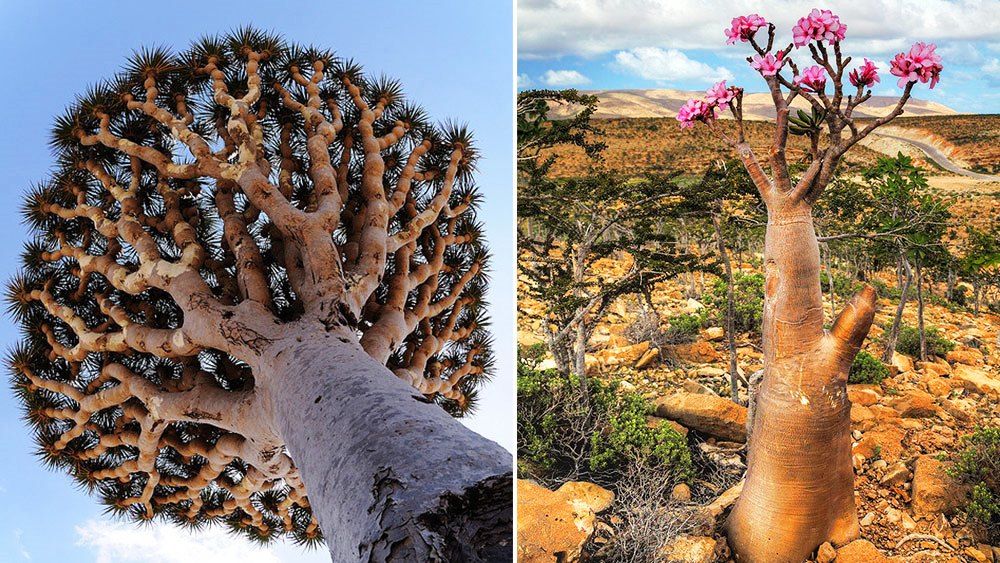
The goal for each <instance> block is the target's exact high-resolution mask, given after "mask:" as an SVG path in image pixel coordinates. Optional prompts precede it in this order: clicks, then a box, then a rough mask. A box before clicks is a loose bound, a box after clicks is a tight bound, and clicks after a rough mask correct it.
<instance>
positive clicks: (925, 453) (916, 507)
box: [518, 262, 1000, 563]
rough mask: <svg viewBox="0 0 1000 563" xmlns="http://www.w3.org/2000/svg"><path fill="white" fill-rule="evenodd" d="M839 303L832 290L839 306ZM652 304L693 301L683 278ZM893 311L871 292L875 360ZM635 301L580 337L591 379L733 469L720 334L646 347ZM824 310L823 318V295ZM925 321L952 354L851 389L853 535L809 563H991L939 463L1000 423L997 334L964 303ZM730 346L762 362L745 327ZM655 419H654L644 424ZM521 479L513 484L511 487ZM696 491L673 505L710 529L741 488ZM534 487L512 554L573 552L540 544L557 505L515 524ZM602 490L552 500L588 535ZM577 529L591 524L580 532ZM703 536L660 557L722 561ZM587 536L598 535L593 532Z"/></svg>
mask: <svg viewBox="0 0 1000 563" xmlns="http://www.w3.org/2000/svg"><path fill="white" fill-rule="evenodd" d="M603 267H604V268H607V269H609V273H610V274H613V273H614V270H617V269H620V268H622V267H624V266H623V264H620V263H614V262H608V263H606V264H604V265H603ZM743 268H744V269H750V266H749V265H746V264H745V265H743ZM842 301H843V298H841V297H839V296H838V303H842ZM653 302H654V304H655V306H656V312H657V313H658V314H659V315H660V316H661V318H663V319H666V318H667V317H669V316H671V315H676V314H679V313H683V312H691V311H694V310H696V309H698V308H700V307H701V306H702V304H701V303H700V302H699V301H698V300H697V299H694V298H691V297H689V296H687V295H685V291H684V288H683V287H682V285H681V283H679V282H670V283H667V284H663V285H662V286H660V287H657V288H656V290H655V291H654V293H653ZM895 306H896V303H895V302H891V301H890V300H888V299H880V300H879V311H878V313H877V316H876V321H875V326H874V327H873V329H872V332H871V334H870V335H869V338H868V340H867V342H866V345H865V348H866V349H867V350H868V351H869V352H871V353H873V354H875V355H881V351H882V350H881V349H880V348H879V345H878V343H877V340H878V339H877V337H878V336H879V334H880V333H881V331H882V329H881V328H880V327H881V326H885V325H888V324H889V322H890V321H891V315H892V314H893V313H894V311H895ZM519 309H520V310H521V315H522V318H521V319H520V322H519V328H520V330H519V333H518V339H519V342H520V343H521V344H522V345H528V344H532V343H534V342H538V341H540V340H541V338H542V334H541V331H540V328H541V327H540V324H539V323H540V321H538V320H537V319H533V318H531V313H533V312H538V311H539V308H538V304H536V303H531V302H530V300H522V301H521V303H520V304H519ZM641 310H642V308H641V305H640V304H639V303H638V302H637V301H636V300H635V299H634V298H622V299H621V300H619V302H617V303H616V304H615V306H614V307H613V308H612V311H611V313H610V314H609V315H608V316H607V318H606V319H605V322H603V323H602V324H601V325H600V327H599V328H598V330H597V331H596V333H595V335H594V337H593V339H592V340H591V342H590V345H591V348H592V353H591V354H588V357H587V366H588V371H590V372H591V373H592V374H594V375H595V376H597V377H603V378H608V379H611V378H619V379H621V380H622V381H623V382H624V383H623V387H625V388H626V389H635V390H637V391H639V392H641V393H642V394H644V395H645V396H647V397H648V398H649V399H651V400H652V401H654V402H655V403H656V404H657V413H656V414H657V416H658V417H659V418H662V419H666V420H669V421H670V422H669V423H671V424H679V425H681V426H683V427H684V430H685V431H687V430H688V429H690V430H693V431H694V432H693V434H692V435H691V438H692V439H691V443H692V444H693V447H694V448H696V449H698V450H700V452H701V453H702V454H703V455H706V456H710V457H711V456H715V457H714V458H713V459H715V460H716V461H717V462H718V463H719V464H721V465H724V466H725V465H726V464H729V465H728V466H729V467H730V468H731V469H734V470H737V471H739V470H741V469H742V467H743V465H742V464H743V462H744V461H745V459H744V457H743V456H744V448H742V442H743V441H745V439H746V431H745V420H746V411H745V409H744V408H743V407H740V406H738V405H736V404H734V403H732V402H731V401H729V400H728V399H727V398H725V397H728V377H727V376H726V370H727V365H728V356H727V349H726V345H725V342H724V338H723V334H722V330H721V329H718V328H709V329H706V330H704V331H703V332H702V333H701V334H700V337H699V338H698V339H697V340H695V341H694V342H691V343H687V344H681V345H676V346H670V347H669V348H668V349H665V350H658V349H656V348H655V346H654V345H653V344H652V343H651V342H648V341H643V342H630V341H629V339H628V338H626V337H625V335H626V334H629V333H630V332H629V326H630V325H632V323H634V322H635V320H636V318H637V316H638V315H639V314H641ZM827 310H828V313H827V315H828V316H829V315H830V313H829V304H827ZM925 320H926V321H925V322H926V323H927V324H928V325H931V326H935V327H937V328H939V329H940V330H941V331H942V333H943V335H944V336H945V337H947V338H949V339H951V340H954V341H955V342H957V343H958V346H957V347H956V348H955V350H954V351H952V352H950V353H949V354H947V356H946V357H944V358H937V357H935V358H933V359H932V361H928V362H926V363H921V362H918V361H914V359H913V358H910V357H907V356H904V355H900V354H896V356H895V358H894V360H893V366H892V368H891V373H892V376H891V377H889V378H887V379H885V380H884V381H883V382H882V384H881V385H851V386H849V396H850V399H851V401H852V403H853V406H852V409H851V421H852V430H853V439H854V460H853V461H854V467H855V472H856V481H855V490H856V501H857V507H858V517H859V518H860V520H861V533H862V540H858V541H857V542H854V543H852V544H850V545H848V546H844V547H841V548H840V549H839V550H835V549H834V548H833V547H832V546H823V547H822V548H821V549H820V550H819V553H818V554H817V556H816V557H817V561H821V562H828V561H833V560H834V559H833V558H834V557H836V559H835V560H836V561H837V562H840V563H847V562H851V561H857V562H861V561H864V562H865V563H873V562H878V561H997V562H1000V548H998V547H990V546H989V545H985V544H982V543H980V541H979V539H978V538H977V537H976V534H975V532H974V530H973V529H971V528H970V527H969V526H967V525H966V522H965V517H964V516H963V515H962V513H961V512H960V511H958V510H957V509H958V508H959V507H960V506H962V505H964V503H965V494H966V491H965V489H963V488H962V487H961V486H959V485H958V484H956V483H954V482H952V480H951V479H950V478H949V477H948V476H947V475H946V474H945V472H944V469H945V468H946V467H947V465H948V462H947V461H942V460H941V459H943V458H944V457H946V456H947V455H948V454H949V453H950V452H953V451H955V450H957V449H959V448H960V438H961V436H963V435H965V434H968V433H970V432H971V431H972V430H973V429H974V428H975V427H976V425H1000V408H998V406H997V399H998V397H1000V343H998V339H997V331H998V327H1000V318H998V317H997V316H996V315H993V314H989V313H986V312H983V313H982V314H980V316H978V317H976V316H975V315H973V314H972V313H971V312H965V311H958V312H953V311H949V310H948V309H947V308H944V307H941V306H937V305H931V304H928V305H927V308H926V311H925ZM904 322H905V323H907V324H910V325H911V326H915V325H916V304H915V303H911V304H909V305H908V306H907V308H906V311H905V314H904ZM664 328H665V327H664ZM738 344H739V347H738V365H739V367H740V371H741V372H742V373H744V374H751V373H753V372H754V371H756V370H758V369H760V368H761V367H762V363H761V354H760V350H759V347H758V346H757V344H756V343H755V342H753V340H752V339H751V338H750V337H749V336H748V335H740V337H739V338H738ZM660 422H661V421H659V420H657V419H653V420H651V423H660ZM940 454H945V455H944V456H942V455H940ZM939 458H940V459H939ZM580 486H581V487H582V486H583V485H580ZM592 486H593V485H592ZM521 487H522V485H519V492H520V491H521ZM699 487H700V486H699V484H698V483H697V481H696V484H695V487H694V489H695V491H694V495H693V496H692V494H691V491H687V493H686V496H685V492H684V491H680V492H679V493H678V495H679V496H680V501H681V504H682V505H685V506H686V507H687V508H686V509H687V510H690V511H692V513H695V512H698V513H699V514H700V515H701V516H702V517H705V516H706V514H707V516H708V520H709V521H710V523H711V524H714V523H716V522H721V517H722V516H723V515H724V513H725V511H726V509H727V508H728V507H729V505H730V504H731V502H732V501H733V500H735V498H736V496H737V495H738V492H739V485H737V486H736V487H734V488H733V489H731V490H729V491H725V492H723V491H711V490H709V489H706V488H705V487H700V488H699ZM537 489H540V488H536V489H533V490H532V492H531V494H529V493H527V492H524V493H521V494H520V495H519V511H520V512H519V523H518V526H519V542H520V543H519V551H520V560H521V561H554V560H559V561H573V560H576V559H575V557H579V553H580V549H579V545H578V546H577V548H576V552H575V555H574V554H573V553H571V552H572V550H569V551H566V550H562V549H561V548H560V551H562V552H563V555H561V556H558V557H556V556H555V555H553V552H552V551H551V550H547V549H545V548H544V546H541V545H539V544H541V543H544V542H545V541H547V537H548V536H549V534H548V528H545V527H544V523H545V521H546V519H545V518H546V517H549V518H552V517H553V516H552V515H553V514H555V513H556V512H554V511H552V510H550V509H546V510H543V511H542V512H543V513H544V514H545V515H546V516H545V517H539V516H538V515H537V514H535V516H532V518H535V519H534V520H532V523H531V524H530V529H529V528H524V529H523V532H524V534H526V535H524V536H523V537H522V519H521V517H522V515H525V516H526V517H527V515H528V514H533V512H532V511H531V510H530V509H529V506H528V504H530V503H531V502H535V501H529V500H528V499H536V498H539V497H543V496H545V495H546V494H552V493H549V492H548V491H546V490H544V489H542V490H537ZM675 492H676V491H675ZM570 496H572V495H570ZM577 496H578V497H579V496H580V495H577ZM590 496H591V497H594V495H593V494H591V495H590ZM598 496H599V495H598ZM600 498H601V499H602V500H601V501H600V502H597V503H588V502H587V501H586V500H585V499H583V500H581V498H570V499H568V500H566V499H564V500H563V501H562V502H563V504H566V505H567V506H573V507H575V508H572V509H571V510H570V511H569V513H568V514H570V515H571V516H566V517H564V518H563V520H564V521H565V522H570V523H572V524H573V525H572V527H573V528H574V529H576V530H578V531H579V532H580V533H579V534H577V536H583V538H584V539H585V538H586V537H589V536H590V535H591V534H592V532H593V531H594V530H601V529H602V516H601V514H600V513H601V511H602V510H604V509H606V508H607V506H609V505H610V502H605V501H606V497H600ZM685 498H686V499H687V500H686V502H685V500H684V499H685ZM692 499H693V500H692ZM550 508H551V507H550ZM699 511H700V512H699ZM536 512H537V511H536ZM539 518H540V519H539ZM604 528H608V526H606V525H605V526H604ZM531 530H534V531H535V532H537V531H538V530H546V531H545V532H544V533H543V534H542V535H541V539H532V538H531V537H530V535H531V534H530V533H529V532H531ZM585 530H589V531H587V532H586V533H583V531H585ZM702 532H703V533H701V534H700V535H688V536H685V537H683V538H682V539H680V540H678V541H676V542H674V544H673V545H672V546H671V547H670V548H669V549H668V550H667V551H665V552H664V561H699V562H701V561H704V562H710V561H725V560H727V559H728V550H727V548H726V547H725V541H724V538H723V537H722V536H721V535H720V533H721V531H720V530H719V527H718V526H708V527H707V529H706V527H702ZM596 535H597V537H600V535H601V534H600V533H598V534H596ZM536 536H537V534H536ZM577 539H580V538H579V537H578V538H577ZM532 542H533V543H532ZM535 548H538V549H535ZM531 549H535V551H530V550H531ZM539 549H540V551H539ZM525 550H529V551H525Z"/></svg>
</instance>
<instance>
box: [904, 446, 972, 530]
mask: <svg viewBox="0 0 1000 563" xmlns="http://www.w3.org/2000/svg"><path fill="white" fill-rule="evenodd" d="M951 465H953V463H952V462H950V461H945V462H942V461H938V460H937V459H935V458H934V457H933V456H929V455H922V456H920V457H918V458H917V459H916V461H914V462H913V515H914V516H918V517H919V516H930V517H932V518H933V517H934V516H935V515H936V514H938V513H945V514H947V513H950V512H954V511H955V509H957V508H959V507H961V506H963V505H964V504H965V502H966V494H967V493H968V491H969V487H968V486H967V485H963V484H961V483H959V482H958V481H956V480H955V479H952V478H951V477H949V476H948V475H947V473H945V470H946V469H947V468H948V467H950V466H951Z"/></svg>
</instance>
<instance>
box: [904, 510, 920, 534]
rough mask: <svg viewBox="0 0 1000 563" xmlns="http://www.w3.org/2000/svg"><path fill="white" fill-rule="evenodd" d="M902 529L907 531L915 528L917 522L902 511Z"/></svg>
mask: <svg viewBox="0 0 1000 563" xmlns="http://www.w3.org/2000/svg"><path fill="white" fill-rule="evenodd" d="M903 529H904V530H906V531H907V532H909V531H912V530H916V529H917V523H916V522H914V521H913V518H912V517H910V515H909V514H907V513H905V512H904V513H903Z"/></svg>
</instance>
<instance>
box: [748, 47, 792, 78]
mask: <svg viewBox="0 0 1000 563" xmlns="http://www.w3.org/2000/svg"><path fill="white" fill-rule="evenodd" d="M783 57H784V53H783V52H782V51H778V56H774V54H773V53H768V54H767V55H765V56H764V57H761V56H760V55H754V56H753V60H752V61H751V62H750V66H752V67H753V68H754V69H756V70H757V71H758V72H760V73H761V75H763V76H774V75H775V74H778V71H779V70H781V67H782V66H783V65H784V64H785V61H784V60H783Z"/></svg>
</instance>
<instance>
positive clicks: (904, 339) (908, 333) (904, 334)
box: [896, 325, 955, 358]
mask: <svg viewBox="0 0 1000 563" xmlns="http://www.w3.org/2000/svg"><path fill="white" fill-rule="evenodd" d="M924 338H925V339H926V340H927V354H928V355H933V356H944V355H945V354H947V353H948V352H951V351H952V350H954V349H955V343H954V342H952V341H951V340H948V339H947V338H945V337H944V336H943V335H942V334H941V331H940V330H938V329H937V328H935V327H932V326H929V327H926V330H925V331H924ZM896 351H897V352H899V353H900V354H906V355H908V356H913V357H914V358H916V357H919V356H920V330H919V329H917V328H916V327H912V326H907V325H903V326H901V327H899V339H898V340H896Z"/></svg>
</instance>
